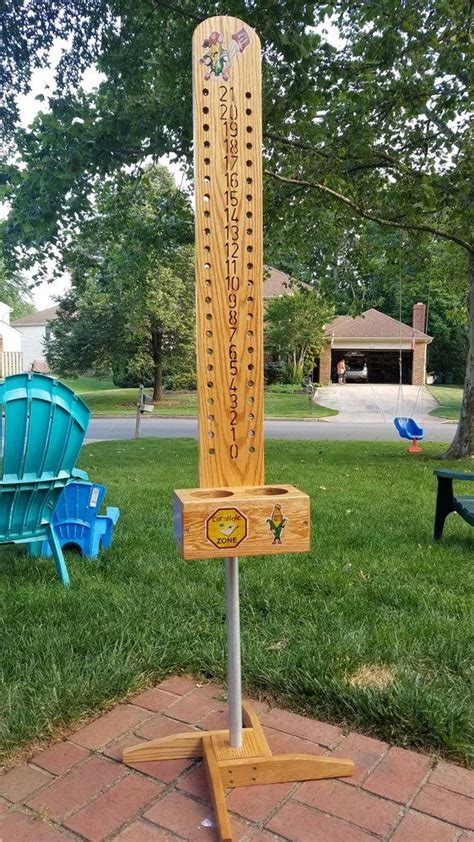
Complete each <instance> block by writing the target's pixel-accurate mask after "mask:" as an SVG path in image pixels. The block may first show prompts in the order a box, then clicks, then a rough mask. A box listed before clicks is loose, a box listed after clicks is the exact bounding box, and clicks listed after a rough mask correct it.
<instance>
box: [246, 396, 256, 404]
mask: <svg viewBox="0 0 474 842" xmlns="http://www.w3.org/2000/svg"><path fill="white" fill-rule="evenodd" d="M247 403H249V404H253V403H255V398H252V396H250V397H249V398H247Z"/></svg>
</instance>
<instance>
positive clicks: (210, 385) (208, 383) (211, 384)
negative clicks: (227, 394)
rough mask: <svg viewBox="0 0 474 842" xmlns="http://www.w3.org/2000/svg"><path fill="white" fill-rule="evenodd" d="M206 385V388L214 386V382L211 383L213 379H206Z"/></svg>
mask: <svg viewBox="0 0 474 842" xmlns="http://www.w3.org/2000/svg"><path fill="white" fill-rule="evenodd" d="M207 386H208V388H209V389H212V388H213V387H214V383H213V381H212V380H208V381H207Z"/></svg>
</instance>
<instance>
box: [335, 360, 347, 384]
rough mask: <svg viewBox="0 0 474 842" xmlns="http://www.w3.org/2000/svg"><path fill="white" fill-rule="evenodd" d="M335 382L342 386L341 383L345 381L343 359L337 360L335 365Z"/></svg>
mask: <svg viewBox="0 0 474 842" xmlns="http://www.w3.org/2000/svg"><path fill="white" fill-rule="evenodd" d="M336 371H337V382H338V383H339V384H340V385H341V386H342V384H343V383H345V382H346V364H345V362H344V360H343V359H342V360H339V362H338V364H337V366H336Z"/></svg>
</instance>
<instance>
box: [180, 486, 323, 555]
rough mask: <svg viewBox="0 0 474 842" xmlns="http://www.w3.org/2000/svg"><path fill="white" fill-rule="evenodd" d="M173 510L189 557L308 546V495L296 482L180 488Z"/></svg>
mask: <svg viewBox="0 0 474 842" xmlns="http://www.w3.org/2000/svg"><path fill="white" fill-rule="evenodd" d="M173 516H174V536H175V541H176V544H177V546H178V549H179V552H180V554H181V555H182V557H183V558H184V559H186V560H188V561H190V560H193V559H199V558H222V557H226V556H246V555H274V554H276V553H298V552H308V550H309V537H310V535H309V529H310V526H309V521H310V498H309V497H308V495H307V494H304V493H303V492H302V491H298V489H297V488H294V486H292V485H262V486H255V487H253V488H246V487H245V486H242V487H236V488H189V489H178V490H177V491H175V492H174V499H173Z"/></svg>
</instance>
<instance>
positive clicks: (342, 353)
mask: <svg viewBox="0 0 474 842" xmlns="http://www.w3.org/2000/svg"><path fill="white" fill-rule="evenodd" d="M341 359H343V360H344V361H345V363H346V371H347V378H346V379H347V382H351V383H352V382H353V383H357V382H359V383H364V382H365V383H399V382H400V381H399V370H400V362H399V351H384V350H373V349H369V348H367V349H363V348H361V349H359V350H357V351H355V350H354V349H351V348H343V349H339V348H334V349H333V350H332V354H331V382H332V383H336V382H337V372H336V366H337V363H338V362H339V360H341ZM362 362H363V363H365V370H366V371H367V377H365V374H364V368H363V367H362ZM412 365H413V352H412V351H411V350H410V351H402V380H403V383H406V384H411V381H412ZM358 373H360V375H361V376H360V377H358V376H357V375H358Z"/></svg>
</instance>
